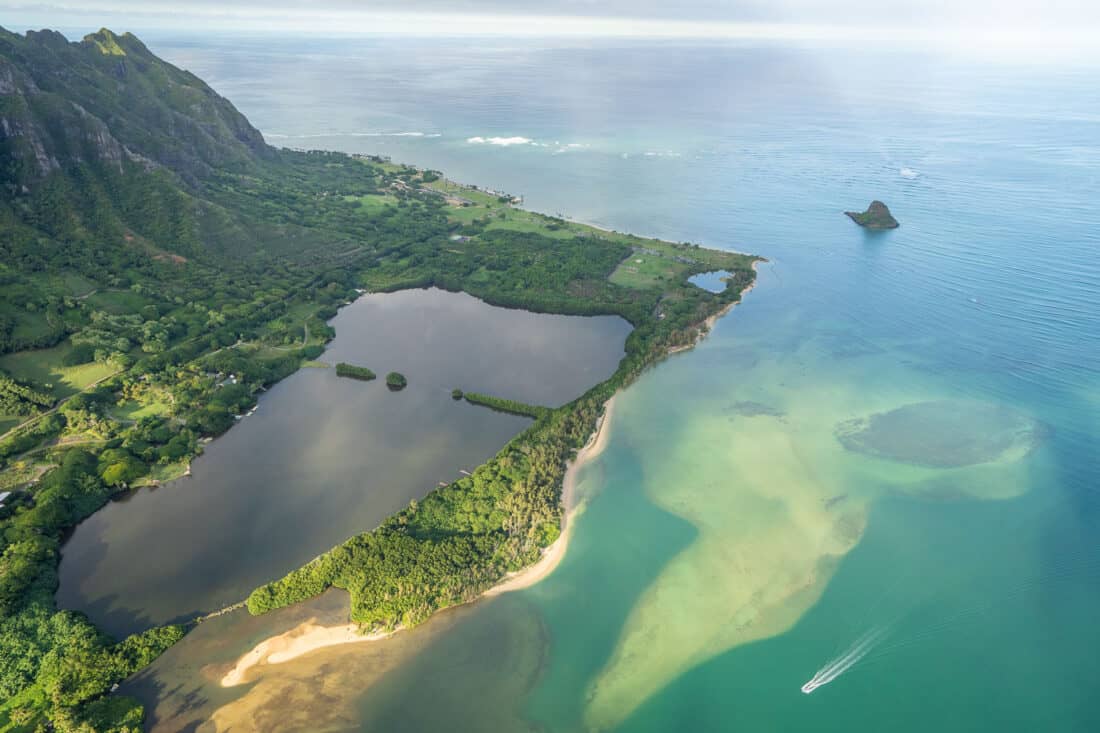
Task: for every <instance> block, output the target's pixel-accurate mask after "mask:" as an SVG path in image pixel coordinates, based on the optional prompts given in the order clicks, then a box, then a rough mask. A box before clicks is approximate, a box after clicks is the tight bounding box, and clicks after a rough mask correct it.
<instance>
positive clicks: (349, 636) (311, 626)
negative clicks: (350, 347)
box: [221, 260, 762, 687]
mask: <svg viewBox="0 0 1100 733" xmlns="http://www.w3.org/2000/svg"><path fill="white" fill-rule="evenodd" d="M761 261H762V260H755V261H754V262H753V263H752V269H753V273H754V274H755V273H756V271H757V265H759V263H760V262H761ZM755 284H756V278H755V277H754V278H753V280H752V282H750V283H749V284H748V285H747V286H746V287H744V288H743V289H742V290H741V292H740V294H739V296H738V299H737V300H736V301H734V302H732V303H729V304H728V305H726V306H725V307H723V308H722V309H721V310H719V311H718V312H716V313H713V314H712V315H710V316H708V317H707V318H706V320H705V321H704V322H703V324H702V326H703V327H702V328H700V329H699V334H698V337H697V338H696V339H695V341H694V342H693V343H691V344H687V345H685V346H680V347H674V348H671V349H669V350H668V353H669V354H670V355H671V354H673V353H679V352H682V351H687V350H690V349H692V348H694V347H695V345H697V344H698V343H699V342H700V341H702V340H703V339H704V338H706V336H707V335H708V334H709V333H710V331H711V330H712V329H713V327H714V325H715V324H716V323H717V322H718V320H719V319H720V318H722V317H723V316H725V315H726V314H727V313H729V312H730V311H731V310H732V309H733V307H734V306H736V305H737V304H739V303H740V302H741V301H742V299H743V298H744V296H745V294H747V293H748V292H749V291H751V290H752V289H753V287H754V286H755ZM618 395H619V392H616V393H615V394H613V395H612V396H611V398H610V399H608V401H607V402H606V403H604V412H603V415H601V416H600V418H599V420H598V421H597V423H596V428H595V430H594V431H593V433H592V436H591V437H590V438H589V441H588V443H586V444H585V445H584V447H582V448H581V449H580V450H579V451H577V455H576V457H575V458H574V459H573V460H572V461H570V462H569V465H568V467H567V468H566V471H565V475H564V477H563V479H562V488H561V502H562V510H563V511H562V533H561V535H560V536H559V537H558V539H556V540H555V541H554V542H553V543H551V544H550V545H549V546H548V547H546V549H544V550H543V552H542V556H541V557H540V558H539V559H538V560H537V561H536V562H535V563H534V564H532V565H530V566H528V567H527V568H524V569H523V570H519V571H516V572H514V573H510V574H508V575H507V576H505V577H504V578H503V579H502V580H501V581H500V582H499V583H497V584H496V585H494V586H493V587H491V588H489V589H488V590H486V591H484V592H483V593H482V594H481V595H480V596H478V598H477V599H475V601H474V602H476V601H477V600H480V599H481V598H484V597H493V596H497V595H502V594H504V593H509V592H512V591H517V590H522V589H525V588H530V587H532V586H534V585H536V584H537V583H539V582H541V581H542V580H544V579H545V578H547V577H549V576H550V575H551V574H552V573H553V572H554V570H555V569H556V568H557V567H558V565H559V564H560V563H561V561H562V559H563V558H564V557H565V553H566V550H567V549H568V546H569V540H570V537H571V535H572V531H573V527H574V525H575V519H576V517H577V516H579V514H580V513H581V512H582V511H583V510H584V502H583V501H578V497H577V477H578V474H579V472H580V469H581V468H582V467H583V466H584V465H585V464H587V463H588V462H590V461H592V460H594V459H595V458H597V457H598V456H599V455H600V454H601V453H603V451H604V450H605V449H606V447H607V444H608V441H609V436H610V434H611V423H612V419H613V416H614V409H615V401H616V399H617V397H618ZM401 630H402V627H398V628H396V629H394V630H392V631H386V632H376V633H372V634H363V633H360V632H359V629H358V627H357V626H356V625H355V624H344V625H340V626H322V625H318V624H317V623H316V619H311V620H310V621H306V622H304V623H302V624H299V625H298V626H296V627H295V628H293V629H290V630H289V631H287V632H285V633H283V634H279V635H277V636H273V637H270V638H268V639H265V640H264V641H261V642H260V643H258V644H257V645H256V646H255V647H253V648H252V649H251V650H249V651H248V652H246V653H245V654H243V655H242V656H241V657H240V658H239V659H238V660H237V662H236V664H234V666H233V667H232V668H231V669H230V670H229V671H228V672H227V673H226V674H225V675H224V676H223V677H222V679H221V686H222V687H233V686H236V685H240V684H244V683H245V682H249V681H251V676H250V675H249V672H250V671H252V670H253V669H256V668H258V667H262V666H269V665H274V664H281V663H284V662H289V661H292V660H294V659H298V658H299V657H302V656H304V655H306V654H309V653H311V652H313V651H316V650H319V649H324V648H326V647H332V646H337V645H343V644H355V643H360V642H364V641H380V640H383V639H386V638H389V637H391V636H393V635H394V634H396V633H397V632H399V631H401Z"/></svg>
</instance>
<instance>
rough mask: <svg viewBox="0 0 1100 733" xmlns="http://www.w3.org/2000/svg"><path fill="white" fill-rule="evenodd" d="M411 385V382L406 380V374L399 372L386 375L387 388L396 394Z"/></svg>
mask: <svg viewBox="0 0 1100 733" xmlns="http://www.w3.org/2000/svg"><path fill="white" fill-rule="evenodd" d="M408 385H409V380H407V379H405V375H404V374H399V373H398V372H390V373H389V374H387V375H386V386H387V387H389V388H390V389H392V390H393V391H394V392H399V391H401V390H403V389H405V387H407V386H408Z"/></svg>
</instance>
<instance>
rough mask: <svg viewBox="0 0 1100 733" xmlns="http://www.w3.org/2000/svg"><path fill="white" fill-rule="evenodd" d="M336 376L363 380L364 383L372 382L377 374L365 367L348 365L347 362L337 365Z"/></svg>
mask: <svg viewBox="0 0 1100 733" xmlns="http://www.w3.org/2000/svg"><path fill="white" fill-rule="evenodd" d="M336 376H338V377H348V378H349V379H362V380H363V381H370V380H372V379H374V378H375V376H376V375H375V373H374V372H372V371H371V370H370V369H367V368H366V367H365V366H356V365H355V364H348V363H347V362H343V361H342V362H340V363H339V364H337V365H336Z"/></svg>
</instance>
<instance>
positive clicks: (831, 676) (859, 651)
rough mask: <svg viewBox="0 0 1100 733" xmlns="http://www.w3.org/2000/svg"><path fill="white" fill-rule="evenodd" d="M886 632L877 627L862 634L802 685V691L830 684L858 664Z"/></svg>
mask: <svg viewBox="0 0 1100 733" xmlns="http://www.w3.org/2000/svg"><path fill="white" fill-rule="evenodd" d="M884 633H885V631H884V630H883V629H879V628H876V629H872V630H871V631H869V632H867V633H866V634H864V635H863V636H861V637H860V638H859V639H857V640H856V641H855V642H854V643H853V644H852V646H851V647H850V648H849V649H848V651H847V652H845V653H844V654H842V655H840V656H839V657H837V658H836V659H833V660H832V661H830V662H829V663H828V664H826V665H825V666H824V667H822V668H821V669H819V670H818V671H817V673H816V674H814V676H813V677H811V678H810V681H809V682H807V683H806V684H804V685H802V692H804V693H805V694H807V695H809V694H810V693H811V692H813V691H814V690H816V689H817V688H819V687H821V686H822V685H827V684H829V683H830V682H832V681H833V680H835V679H836V678H837V677H839V676H840V675H842V674H844V673H845V672H847V671H848V670H849V669H851V668H852V667H854V666H856V664H858V663H859V660H861V659H863V657H864V656H866V654H867V652H869V651H871V648H872V647H873V646H874V645H875V644H876V643H878V641H879V639H881V638H882V636H883V634H884Z"/></svg>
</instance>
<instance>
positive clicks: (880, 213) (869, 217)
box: [844, 201, 898, 229]
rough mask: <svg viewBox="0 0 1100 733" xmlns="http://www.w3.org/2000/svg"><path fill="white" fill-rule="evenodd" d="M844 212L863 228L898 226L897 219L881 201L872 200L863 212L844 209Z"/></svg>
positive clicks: (891, 227)
mask: <svg viewBox="0 0 1100 733" xmlns="http://www.w3.org/2000/svg"><path fill="white" fill-rule="evenodd" d="M844 213H845V214H847V215H848V216H849V217H851V219H852V221H854V222H855V223H856V224H859V225H860V226H861V227H864V228H865V229H897V228H898V220H897V219H895V218H894V217H893V215H892V214H891V213H890V209H888V208H886V204H884V203H882V202H881V201H872V202H871V205H870V206H868V207H867V211H864V212H863V213H860V212H858V211H845V212H844Z"/></svg>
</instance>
